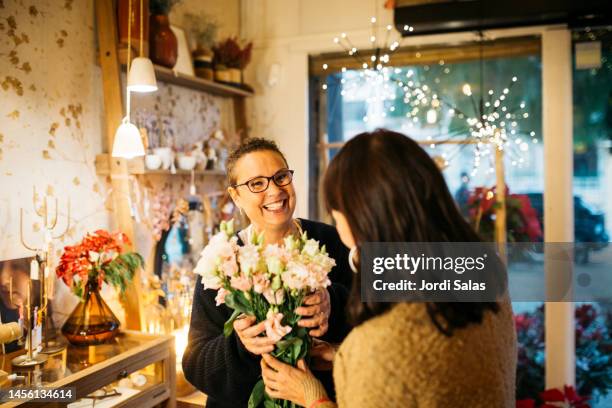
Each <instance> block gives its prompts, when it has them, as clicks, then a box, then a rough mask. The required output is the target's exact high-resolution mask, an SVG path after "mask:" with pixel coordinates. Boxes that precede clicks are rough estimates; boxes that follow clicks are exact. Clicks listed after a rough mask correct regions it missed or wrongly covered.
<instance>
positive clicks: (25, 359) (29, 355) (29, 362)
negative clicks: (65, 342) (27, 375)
mask: <svg viewBox="0 0 612 408" xmlns="http://www.w3.org/2000/svg"><path fill="white" fill-rule="evenodd" d="M11 290H12V288H11ZM24 317H25V320H26V327H27V329H28V338H27V342H28V344H27V351H26V354H24V355H21V356H17V357H15V358H14V359H13V360H11V364H12V365H13V366H15V367H34V366H37V365H40V364H42V363H44V362H45V361H47V356H45V355H41V354H38V355H36V356H35V355H34V350H32V335H33V333H32V332H33V330H32V327H33V324H32V322H33V318H32V281H31V280H30V281H28V293H27V300H26V310H25V315H24ZM34 318H35V317H34Z"/></svg>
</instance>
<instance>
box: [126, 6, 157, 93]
mask: <svg viewBox="0 0 612 408" xmlns="http://www.w3.org/2000/svg"><path fill="white" fill-rule="evenodd" d="M143 2H144V0H140V51H139V56H138V57H136V58H134V61H132V64H131V68H130V69H129V70H128V72H129V73H128V88H129V89H130V91H132V92H143V93H144V92H154V91H157V81H156V80H155V69H154V68H153V62H151V60H150V59H149V58H147V57H145V56H144V47H143V43H144V40H143V37H144V18H143V16H144V6H143ZM131 21H132V15H131V14H130V22H131ZM128 30H129V28H128Z"/></svg>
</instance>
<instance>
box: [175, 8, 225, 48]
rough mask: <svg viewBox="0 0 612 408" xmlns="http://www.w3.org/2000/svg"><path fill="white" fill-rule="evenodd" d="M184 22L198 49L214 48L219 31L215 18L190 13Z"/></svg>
mask: <svg viewBox="0 0 612 408" xmlns="http://www.w3.org/2000/svg"><path fill="white" fill-rule="evenodd" d="M183 21H185V28H186V29H187V30H188V31H189V33H190V34H191V37H192V38H193V40H194V41H195V43H196V46H197V47H200V48H206V49H208V48H212V46H213V44H214V42H215V38H216V37H217V31H218V30H219V24H218V23H217V21H216V20H215V19H214V17H211V16H209V15H208V14H205V13H202V14H198V15H196V14H191V13H188V14H185V16H184V20H183Z"/></svg>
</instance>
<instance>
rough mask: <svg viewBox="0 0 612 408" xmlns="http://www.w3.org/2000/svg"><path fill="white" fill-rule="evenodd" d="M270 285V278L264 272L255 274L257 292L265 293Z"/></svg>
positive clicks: (254, 287) (254, 286)
mask: <svg viewBox="0 0 612 408" xmlns="http://www.w3.org/2000/svg"><path fill="white" fill-rule="evenodd" d="M269 287H270V279H269V278H268V277H267V276H266V274H264V273H258V274H255V275H253V290H254V291H255V292H256V293H264V291H265V290H266V289H268V288H269Z"/></svg>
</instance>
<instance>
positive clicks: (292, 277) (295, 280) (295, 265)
mask: <svg viewBox="0 0 612 408" xmlns="http://www.w3.org/2000/svg"><path fill="white" fill-rule="evenodd" d="M308 275H309V273H308V268H307V267H306V265H304V264H303V263H301V262H295V261H290V262H289V263H288V264H287V270H286V271H285V272H283V273H282V274H281V278H282V279H283V282H284V283H285V285H286V286H287V287H288V288H289V289H298V290H300V289H305V288H306V287H308Z"/></svg>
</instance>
